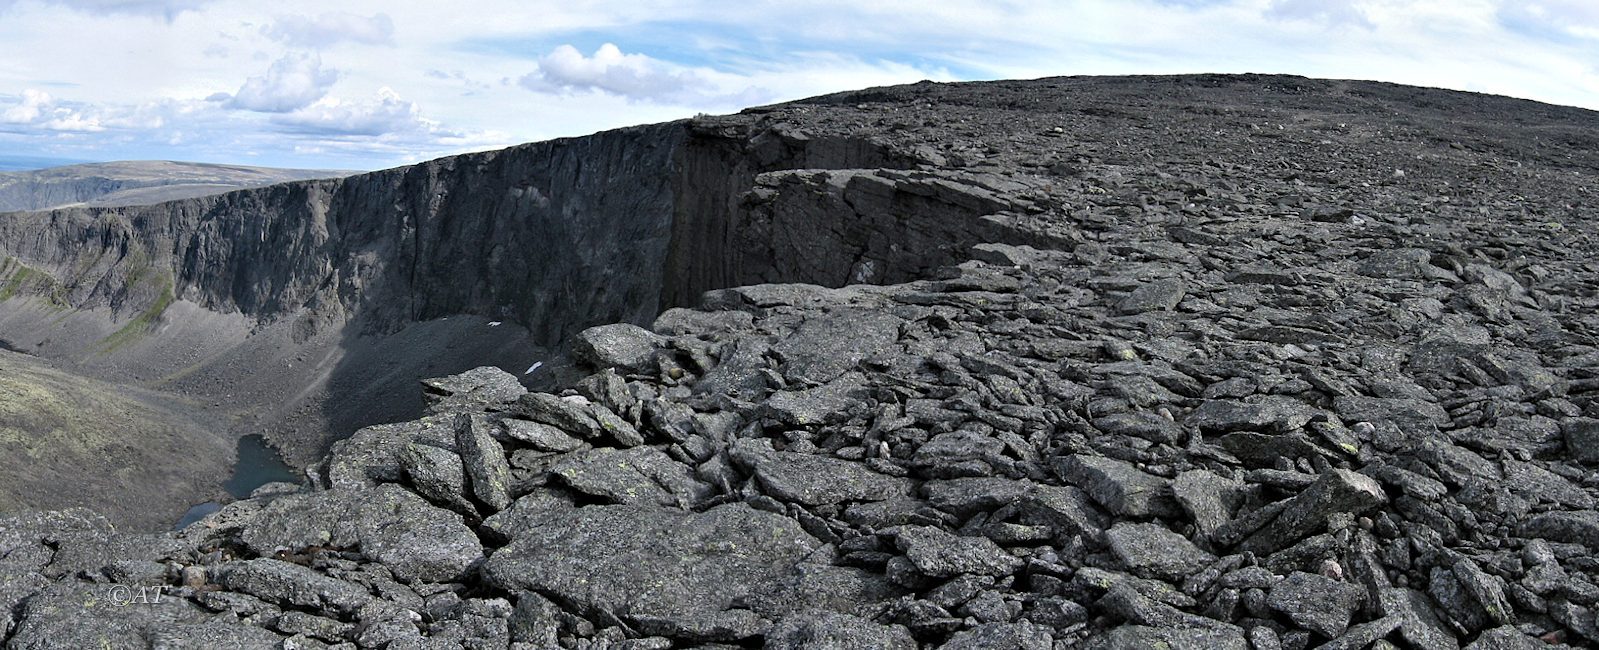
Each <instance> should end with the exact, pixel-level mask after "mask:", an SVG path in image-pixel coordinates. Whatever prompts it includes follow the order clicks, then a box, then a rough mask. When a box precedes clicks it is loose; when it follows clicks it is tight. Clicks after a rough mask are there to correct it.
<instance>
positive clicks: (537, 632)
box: [507, 591, 561, 648]
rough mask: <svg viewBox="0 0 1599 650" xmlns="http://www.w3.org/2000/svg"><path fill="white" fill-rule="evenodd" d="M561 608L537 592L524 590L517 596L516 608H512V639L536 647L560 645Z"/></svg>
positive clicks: (510, 627)
mask: <svg viewBox="0 0 1599 650" xmlns="http://www.w3.org/2000/svg"><path fill="white" fill-rule="evenodd" d="M560 616H561V608H560V607H558V606H556V604H555V603H552V602H550V599H548V598H545V597H543V596H540V595H539V594H538V593H537V592H532V591H523V592H520V593H518V594H517V596H516V608H515V609H513V610H511V618H510V620H509V621H507V631H508V632H509V633H510V636H511V641H514V642H516V643H526V644H528V645H531V646H533V647H535V648H555V647H558V646H559V636H558V635H559V634H560V632H561V622H560Z"/></svg>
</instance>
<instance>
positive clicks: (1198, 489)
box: [1171, 469, 1244, 538]
mask: <svg viewBox="0 0 1599 650" xmlns="http://www.w3.org/2000/svg"><path fill="white" fill-rule="evenodd" d="M1171 489H1172V496H1173V497H1174V498H1176V499H1177V503H1178V504H1180V505H1181V506H1182V508H1183V511H1184V512H1187V513H1188V516H1189V517H1190V518H1192V519H1193V521H1194V525H1195V526H1196V527H1197V528H1198V529H1199V534H1201V535H1203V536H1205V537H1207V538H1208V537H1210V535H1211V534H1212V533H1214V532H1215V531H1216V529H1218V528H1221V527H1222V525H1223V524H1226V523H1227V522H1228V521H1231V520H1232V518H1233V514H1234V513H1235V512H1237V511H1238V507H1239V506H1240V505H1241V504H1242V503H1243V491H1244V484H1243V482H1242V481H1236V480H1229V479H1224V478H1222V477H1220V476H1217V475H1216V474H1214V473H1211V472H1208V471H1205V470H1202V469H1198V470H1190V471H1187V472H1183V473H1182V474H1178V475H1177V478H1176V479H1173V480H1172V484H1171Z"/></svg>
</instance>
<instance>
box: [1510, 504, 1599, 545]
mask: <svg viewBox="0 0 1599 650" xmlns="http://www.w3.org/2000/svg"><path fill="white" fill-rule="evenodd" d="M1519 532H1520V534H1521V536H1522V537H1539V538H1543V539H1546V540H1548V541H1551V542H1562V543H1566V544H1582V545H1584V546H1587V547H1588V548H1589V549H1591V550H1594V551H1596V552H1599V512H1595V511H1593V510H1577V511H1561V510H1554V511H1550V512H1543V513H1539V514H1537V515H1534V516H1533V517H1532V518H1531V519H1528V520H1527V521H1526V522H1524V523H1522V525H1521V530H1520V531H1519Z"/></svg>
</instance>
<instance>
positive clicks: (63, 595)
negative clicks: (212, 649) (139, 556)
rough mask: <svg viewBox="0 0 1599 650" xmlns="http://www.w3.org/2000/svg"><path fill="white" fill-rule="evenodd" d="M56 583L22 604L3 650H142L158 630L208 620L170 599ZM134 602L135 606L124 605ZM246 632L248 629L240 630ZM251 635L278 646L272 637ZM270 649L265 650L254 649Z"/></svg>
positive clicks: (85, 584)
mask: <svg viewBox="0 0 1599 650" xmlns="http://www.w3.org/2000/svg"><path fill="white" fill-rule="evenodd" d="M112 588H113V585H111V584H105V583H88V582H76V581H72V582H61V583H57V584H53V585H50V586H48V587H46V588H44V589H43V590H42V591H40V592H39V593H38V594H35V595H34V596H33V597H32V598H29V599H28V600H27V601H26V602H24V603H23V604H22V607H21V609H20V611H19V612H18V615H17V623H16V628H15V629H14V630H12V635H11V638H10V639H9V640H8V641H7V642H6V647H7V648H147V647H152V645H153V643H152V642H153V640H154V638H155V637H156V636H157V635H158V634H160V633H161V631H162V630H163V629H169V628H173V627H174V626H180V625H184V624H194V623H200V622H201V621H204V620H205V619H207V618H210V617H211V616H213V614H211V613H210V612H207V611H205V610H203V609H201V608H200V607H199V606H198V605H195V604H194V603H192V602H190V601H188V600H187V599H184V598H179V597H176V596H174V595H172V594H170V593H168V594H164V595H160V596H157V595H156V594H155V593H154V592H153V591H151V592H140V590H139V588H138V587H132V586H128V585H122V589H127V590H128V591H121V590H119V591H117V592H115V593H116V594H120V597H119V596H114V595H113V592H112ZM134 597H139V598H142V599H143V601H141V602H138V603H133V602H129V601H130V599H132V598H134ZM239 627H247V626H239ZM254 630H259V632H251V631H250V630H249V629H246V630H244V631H245V632H247V633H254V634H257V635H259V636H260V637H267V638H271V639H273V640H276V641H277V642H279V643H281V637H279V636H278V635H276V634H272V633H270V632H267V631H266V630H261V629H260V628H254ZM256 647H270V646H256Z"/></svg>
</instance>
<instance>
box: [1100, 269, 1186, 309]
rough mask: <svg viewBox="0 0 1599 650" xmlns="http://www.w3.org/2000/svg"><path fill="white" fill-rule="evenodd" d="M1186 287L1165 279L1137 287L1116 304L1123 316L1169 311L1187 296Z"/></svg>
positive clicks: (1174, 279) (1180, 281) (1180, 282)
mask: <svg viewBox="0 0 1599 650" xmlns="http://www.w3.org/2000/svg"><path fill="white" fill-rule="evenodd" d="M1187 291H1188V288H1187V285H1185V284H1184V283H1183V281H1182V280H1178V279H1176V278H1167V279H1164V280H1153V281H1150V282H1145V283H1144V284H1142V285H1139V287H1138V288H1137V289H1134V290H1133V292H1132V293H1130V294H1128V295H1127V297H1126V298H1123V299H1122V300H1121V302H1119V303H1116V310H1117V311H1119V312H1121V313H1123V314H1141V313H1144V312H1146V311H1171V310H1172V309H1176V308H1177V303H1180V302H1182V301H1183V297H1184V296H1186V295H1187Z"/></svg>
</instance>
